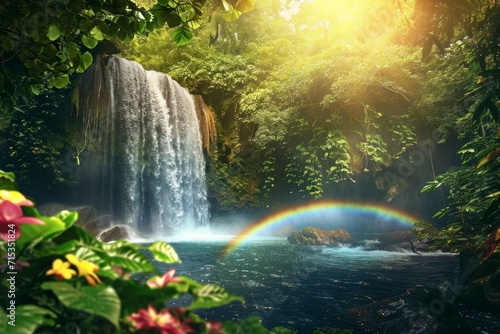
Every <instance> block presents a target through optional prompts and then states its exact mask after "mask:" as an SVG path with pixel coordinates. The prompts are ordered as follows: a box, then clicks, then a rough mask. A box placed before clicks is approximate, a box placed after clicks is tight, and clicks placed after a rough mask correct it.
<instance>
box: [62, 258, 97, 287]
mask: <svg viewBox="0 0 500 334" xmlns="http://www.w3.org/2000/svg"><path fill="white" fill-rule="evenodd" d="M66 258H67V259H68V261H69V262H71V264H73V265H74V266H75V267H76V268H77V269H78V276H84V277H85V278H86V279H87V282H88V283H89V284H90V285H96V284H97V283H101V280H100V279H99V277H98V276H97V275H96V272H97V271H98V270H99V267H98V266H96V265H95V264H93V263H91V262H88V261H85V260H79V259H78V258H77V257H76V256H75V255H73V254H66Z"/></svg>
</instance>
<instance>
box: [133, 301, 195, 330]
mask: <svg viewBox="0 0 500 334" xmlns="http://www.w3.org/2000/svg"><path fill="white" fill-rule="evenodd" d="M175 313H177V312H175ZM175 313H174V314H175ZM174 314H172V313H171V312H170V311H169V310H168V309H164V310H163V311H161V312H160V313H158V312H157V311H156V309H155V308H154V307H153V306H151V305H148V309H147V310H146V309H140V310H139V312H137V313H133V314H131V315H130V316H129V317H128V320H129V321H130V322H132V324H133V325H134V326H135V328H136V329H156V330H158V332H159V333H161V334H185V333H192V332H193V329H192V328H191V327H189V325H188V323H189V321H190V320H189V319H187V320H184V321H183V322H181V321H180V320H179V319H178V318H176V317H175V316H174Z"/></svg>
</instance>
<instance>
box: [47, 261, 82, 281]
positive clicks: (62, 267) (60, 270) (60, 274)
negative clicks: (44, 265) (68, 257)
mask: <svg viewBox="0 0 500 334" xmlns="http://www.w3.org/2000/svg"><path fill="white" fill-rule="evenodd" d="M69 266H70V263H69V262H63V261H62V260H61V259H55V260H54V262H52V269H50V270H47V272H46V273H45V275H47V276H48V275H55V276H56V279H57V280H58V281H60V280H63V279H71V277H73V276H74V275H76V271H74V270H73V269H69Z"/></svg>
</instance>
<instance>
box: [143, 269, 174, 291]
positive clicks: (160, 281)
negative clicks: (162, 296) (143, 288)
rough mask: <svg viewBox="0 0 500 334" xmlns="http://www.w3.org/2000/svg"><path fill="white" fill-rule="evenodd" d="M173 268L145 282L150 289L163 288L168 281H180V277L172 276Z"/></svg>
mask: <svg viewBox="0 0 500 334" xmlns="http://www.w3.org/2000/svg"><path fill="white" fill-rule="evenodd" d="M174 274H175V269H173V268H172V269H170V270H169V271H167V272H166V273H165V274H164V275H163V276H162V277H160V276H155V277H153V278H151V279H150V280H148V281H147V282H146V284H147V285H148V286H149V287H150V288H151V289H163V288H164V287H165V286H166V285H167V284H168V283H170V282H182V279H180V278H178V277H174Z"/></svg>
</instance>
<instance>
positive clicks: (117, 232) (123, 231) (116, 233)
mask: <svg viewBox="0 0 500 334" xmlns="http://www.w3.org/2000/svg"><path fill="white" fill-rule="evenodd" d="M100 239H101V240H102V241H103V242H110V241H116V240H125V239H129V234H128V231H127V227H126V226H123V225H116V226H113V227H112V228H110V229H109V230H106V231H104V232H102V233H101V236H100Z"/></svg>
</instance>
